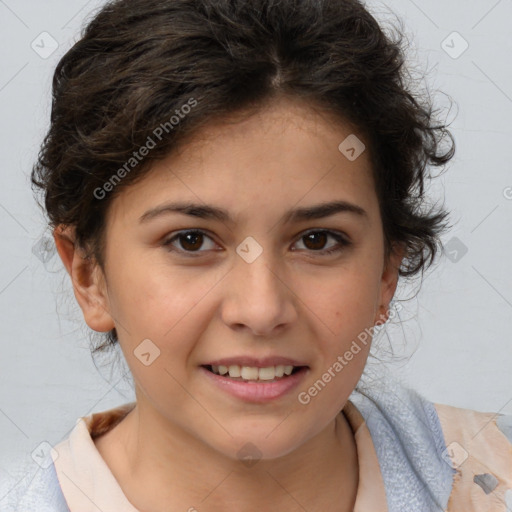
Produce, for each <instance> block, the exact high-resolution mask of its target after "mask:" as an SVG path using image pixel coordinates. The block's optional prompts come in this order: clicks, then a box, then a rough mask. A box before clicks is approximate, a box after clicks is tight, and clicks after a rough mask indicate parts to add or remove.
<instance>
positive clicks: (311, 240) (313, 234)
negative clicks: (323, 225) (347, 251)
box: [299, 230, 350, 254]
mask: <svg viewBox="0 0 512 512" xmlns="http://www.w3.org/2000/svg"><path fill="white" fill-rule="evenodd" d="M329 238H331V239H334V240H335V241H336V242H337V243H336V244H334V245H333V246H331V247H330V248H328V249H323V246H324V245H325V244H326V241H327V240H328V239H329ZM300 240H305V241H306V244H305V245H306V246H307V247H306V248H307V249H310V250H312V251H313V252H317V253H320V254H330V253H333V252H338V251H341V250H343V249H344V248H345V247H348V246H349V245H350V242H349V241H348V240H347V239H346V238H345V237H343V236H342V235H340V234H338V233H335V232H333V231H326V230H316V231H309V232H308V233H306V234H305V235H302V236H301V237H300V239H299V241H300ZM308 246H309V247H308ZM319 246H320V247H319Z"/></svg>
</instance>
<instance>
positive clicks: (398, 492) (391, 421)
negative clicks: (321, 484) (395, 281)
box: [0, 378, 512, 512]
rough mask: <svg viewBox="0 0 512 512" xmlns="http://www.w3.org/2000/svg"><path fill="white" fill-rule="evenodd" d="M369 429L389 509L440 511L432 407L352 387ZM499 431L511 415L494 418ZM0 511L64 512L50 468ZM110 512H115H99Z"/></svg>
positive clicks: (447, 473)
mask: <svg viewBox="0 0 512 512" xmlns="http://www.w3.org/2000/svg"><path fill="white" fill-rule="evenodd" d="M350 400H351V401H352V402H353V403H354V405H355V406H356V407H357V409H358V410H359V411H360V412H361V415H362V416H363V418H364V419H365V421H366V424H367V426H368V429H369V431H370V434H371V437H372V440H373V444H374V446H375V451H376V454H377V458H378V460H379V465H380V468H381V472H382V477H383V480H384V486H385V489H386V496H387V501H388V510H389V512H440V511H444V510H445V509H446V506H447V503H448V499H449V496H450V493H451V490H452V483H453V475H454V472H455V470H454V469H452V467H451V466H450V465H449V464H448V463H447V462H446V461H445V459H444V458H443V452H444V451H445V449H446V445H445V440H444V436H443V432H442V429H441V424H440V422H439V418H438V416H437V412H436V409H435V407H434V405H433V404H432V403H431V402H429V401H428V400H426V399H425V398H423V397H422V396H421V395H419V394H418V393H417V392H415V391H414V390H411V389H409V388H407V387H405V386H403V385H402V384H400V383H399V382H397V381H395V380H392V379H391V378H386V380H384V379H379V381H378V384H377V385H372V386H368V385H366V386H364V385H363V384H361V382H360V384H359V385H358V387H357V388H356V389H355V390H354V392H353V393H352V394H351V396H350ZM498 425H499V426H500V428H501V429H502V430H503V431H504V433H505V435H507V434H509V435H510V432H509V430H507V429H510V427H511V426H512V417H510V416H501V417H500V421H499V422H498ZM0 489H1V491H3V494H0V511H1V512H70V511H69V509H68V507H67V505H66V502H65V499H64V496H63V495H62V491H61V489H60V486H59V482H58V480H57V475H56V473H55V468H54V466H53V464H52V465H50V466H49V467H48V469H42V468H38V470H37V471H36V472H35V474H33V475H32V476H30V477H26V478H25V479H24V480H23V481H22V482H21V483H20V484H19V485H17V486H16V487H15V488H14V489H12V490H11V491H10V492H9V494H8V495H7V496H6V497H5V498H4V499H2V496H3V495H4V494H5V493H6V492H7V491H8V490H4V489H3V488H1V487H0ZM105 512H115V511H105Z"/></svg>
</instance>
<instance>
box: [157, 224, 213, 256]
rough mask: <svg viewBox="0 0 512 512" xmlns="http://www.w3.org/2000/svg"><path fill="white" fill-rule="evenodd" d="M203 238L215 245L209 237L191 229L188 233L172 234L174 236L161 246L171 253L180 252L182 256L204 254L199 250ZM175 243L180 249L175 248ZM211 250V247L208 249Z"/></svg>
mask: <svg viewBox="0 0 512 512" xmlns="http://www.w3.org/2000/svg"><path fill="white" fill-rule="evenodd" d="M205 238H207V239H208V240H211V241H212V243H213V244H215V242H213V240H212V238H211V237H209V236H208V235H207V234H206V233H205V232H204V231H201V230H198V229H193V230H188V231H178V232H177V233H175V234H174V236H171V238H168V239H167V240H165V241H164V242H163V243H162V245H163V246H165V247H167V248H168V250H169V251H171V252H180V253H183V254H191V253H201V252H205V251H200V250H199V249H200V248H201V246H202V245H203V243H204V239H205ZM175 242H177V243H179V245H181V248H178V247H176V245H175ZM212 249H213V247H212V248H210V250H212Z"/></svg>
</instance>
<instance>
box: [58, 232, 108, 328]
mask: <svg viewBox="0 0 512 512" xmlns="http://www.w3.org/2000/svg"><path fill="white" fill-rule="evenodd" d="M53 238H54V240H55V245H56V247H57V252H58V253H59V256H60V259H61V260H62V263H63V264H64V267H65V268H66V270H67V272H68V274H69V276H70V277H71V283H72V286H73V292H74V294H75V297H76V300H77V302H78V304H79V306H80V308H81V310H82V313H83V315H84V319H85V322H86V323H87V325H88V326H89V327H90V328H91V329H93V330H94V331H98V332H107V331H110V330H111V329H113V328H114V327H115V324H114V321H113V320H112V317H111V315H110V312H109V308H108V293H107V288H106V286H105V279H104V276H103V272H102V271H101V268H100V267H99V265H98V264H97V262H94V261H93V260H92V259H91V258H88V257H86V255H85V253H84V251H83V249H81V248H80V247H78V244H76V243H75V234H74V227H73V226H63V225H60V226H57V227H56V228H55V229H54V231H53Z"/></svg>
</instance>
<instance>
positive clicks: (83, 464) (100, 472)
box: [52, 401, 387, 512]
mask: <svg viewBox="0 0 512 512" xmlns="http://www.w3.org/2000/svg"><path fill="white" fill-rule="evenodd" d="M134 406H135V402H131V403H127V404H124V405H122V406H120V407H116V408H114V409H110V410H108V411H103V412H99V413H94V414H91V415H89V416H86V417H82V418H79V419H78V420H77V424H76V426H75V427H74V429H73V430H72V432H71V434H70V435H69V437H68V438H67V439H65V440H64V441H62V442H61V443H59V444H58V445H57V446H55V454H53V455H52V458H53V460H54V464H55V469H56V472H57V477H58V479H59V483H60V486H61V489H62V492H63V494H64V497H65V499H66V502H67V505H68V507H69V510H70V511H71V512H105V511H108V510H115V511H116V512H138V511H137V509H136V508H135V507H134V506H133V505H132V504H131V503H130V502H129V501H128V499H127V498H126V496H125V495H124V493H123V491H122V489H121V487H120V486H119V484H118V482H117V480H116V479H115V477H114V475H113V474H112V472H111V471H110V469H109V467H108V466H107V464H106V462H105V461H104V460H103V458H102V457H101V455H100V453H99V452H98V450H97V448H96V445H95V444H94V441H93V439H94V438H96V437H98V436H100V435H102V434H104V433H105V432H107V431H108V430H110V429H111V428H113V427H114V426H115V425H116V424H117V423H119V422H120V421H121V420H122V419H123V418H124V417H125V416H126V415H127V414H128V412H130V411H131V410H132V409H133V407H134ZM343 413H344V414H345V417H346V418H347V421H348V422H349V425H350V427H351V429H352V432H353V433H354V438H355V442H356V446H357V454H358V463H359V487H358V490H357V498H356V504H355V507H354V512H377V511H378V512H387V506H386V494H385V489H384V482H383V480H382V475H381V472H380V467H379V463H378V459H377V455H376V453H375V449H374V446H373V442H372V439H371V436H370V432H369V430H368V428H367V426H366V423H365V421H364V419H363V417H362V415H361V413H360V412H359V411H358V410H357V408H356V407H355V405H354V404H352V402H350V401H347V403H346V405H345V407H344V409H343Z"/></svg>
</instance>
